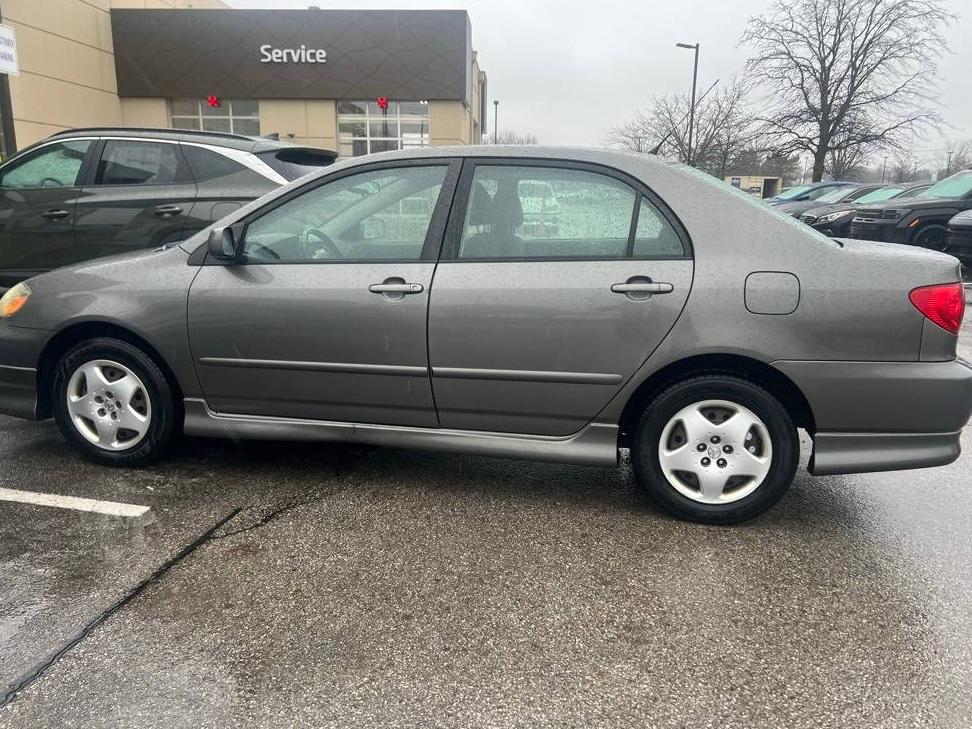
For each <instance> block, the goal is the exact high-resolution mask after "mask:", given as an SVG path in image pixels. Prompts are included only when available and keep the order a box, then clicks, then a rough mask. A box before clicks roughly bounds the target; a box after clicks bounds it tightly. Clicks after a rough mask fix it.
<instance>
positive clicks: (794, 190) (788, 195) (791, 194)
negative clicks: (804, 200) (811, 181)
mask: <svg viewBox="0 0 972 729" xmlns="http://www.w3.org/2000/svg"><path fill="white" fill-rule="evenodd" d="M809 189H810V186H809V185H798V186H797V187H791V188H790V189H789V190H787V191H786V192H781V193H780V194H779V195H777V196H776V197H775V198H774V199H775V200H792V199H793V198H795V197H800V195H802V194H803V193H805V192H806V191H807V190H809Z"/></svg>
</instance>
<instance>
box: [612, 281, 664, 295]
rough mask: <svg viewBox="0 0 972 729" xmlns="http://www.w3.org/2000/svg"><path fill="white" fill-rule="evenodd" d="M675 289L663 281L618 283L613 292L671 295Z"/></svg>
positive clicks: (613, 287)
mask: <svg viewBox="0 0 972 729" xmlns="http://www.w3.org/2000/svg"><path fill="white" fill-rule="evenodd" d="M674 290H675V287H674V286H672V284H670V283H664V282H661V281H658V282H652V283H616V284H614V285H613V286H612V287H611V291H613V292H614V293H616V294H670V293H672V291H674Z"/></svg>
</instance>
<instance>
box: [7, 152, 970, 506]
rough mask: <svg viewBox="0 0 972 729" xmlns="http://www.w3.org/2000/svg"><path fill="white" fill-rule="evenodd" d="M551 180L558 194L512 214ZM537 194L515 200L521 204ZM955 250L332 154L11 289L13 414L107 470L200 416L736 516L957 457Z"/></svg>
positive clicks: (627, 174) (686, 180)
mask: <svg viewBox="0 0 972 729" xmlns="http://www.w3.org/2000/svg"><path fill="white" fill-rule="evenodd" d="M537 189H543V190H549V191H550V192H549V194H548V195H545V198H544V199H546V198H549V199H551V200H555V201H556V206H555V207H554V206H545V205H543V204H541V205H536V204H534V202H535V201H532V202H531V203H530V206H525V202H524V201H525V200H526V199H527V198H530V195H531V194H532V193H531V192H530V191H533V190H537ZM525 207H529V216H526V215H525V211H524V208H525ZM959 281H960V279H959V265H958V262H957V261H956V260H955V259H954V258H952V257H950V256H947V255H943V254H940V253H934V252H931V251H927V250H922V249H917V248H911V247H904V246H895V245H889V244H882V243H871V242H865V241H835V240H831V239H829V238H826V237H824V236H822V235H820V234H819V233H816V232H815V231H813V230H812V229H810V228H808V227H806V226H804V225H802V224H800V223H798V222H797V221H795V220H793V219H792V218H789V217H788V216H785V215H782V214H780V213H777V212H774V211H773V210H771V209H770V208H768V207H767V206H765V205H762V204H760V203H759V202H758V201H755V200H752V199H751V198H750V197H749V196H747V195H745V194H742V193H740V192H738V191H737V190H735V189H734V188H732V187H730V186H729V185H725V184H724V183H721V182H718V181H716V180H714V179H713V178H710V177H708V176H706V175H703V174H701V173H698V172H695V171H693V170H690V169H686V168H684V167H682V166H680V165H677V164H671V163H667V162H664V161H661V160H659V159H656V158H653V157H646V156H639V155H629V154H623V153H614V152H604V151H578V150H564V149H555V148H548V149H528V148H516V149H513V148H502V147H491V148H490V147H487V148H475V147H471V148H456V149H443V148H438V149H434V150H424V151H418V150H417V151H411V152H402V153H390V154H386V155H375V156H372V157H368V158H364V159H358V160H353V161H349V162H345V163H342V164H339V165H336V166H334V167H331V168H327V169H326V170H324V171H322V172H321V173H318V174H316V175H313V176H310V177H306V178H303V179H301V180H299V181H297V182H295V183H292V184H291V185H289V186H286V187H284V188H281V189H280V190H278V191H275V192H273V193H271V194H269V195H268V196H266V197H264V198H261V199H260V200H258V201H256V202H254V203H252V204H250V205H248V206H247V207H245V208H243V209H242V210H240V211H239V212H238V213H235V214H233V215H232V216H230V217H229V218H227V219H224V221H222V222H221V223H220V224H218V227H214V228H210V229H208V230H206V231H203V232H202V233H200V234H198V235H196V236H195V237H194V238H191V239H189V240H188V241H186V242H184V243H182V244H180V245H178V246H173V247H165V248H160V249H158V250H155V251H146V252H140V253H135V254H131V255H127V256H124V257H116V258H110V259H103V260H100V261H93V262H89V263H84V264H80V265H76V266H72V267H70V268H65V269H61V270H59V271H55V272H53V273H49V274H45V275H42V276H38V277H37V278H34V279H31V280H29V281H27V282H25V283H23V284H21V285H18V286H15V287H14V288H13V289H11V290H10V291H9V292H8V293H7V294H6V295H5V296H4V297H3V301H2V303H0V317H2V318H0V412H4V413H8V414H12V415H17V416H21V417H25V418H48V417H51V416H53V417H54V418H55V419H56V421H57V423H58V425H59V426H60V428H61V430H62V432H63V434H64V436H65V438H66V439H67V440H68V441H69V442H71V443H72V444H74V445H75V446H76V447H77V448H78V449H80V451H81V452H83V453H84V454H85V455H87V456H88V457H90V458H92V459H94V460H96V461H98V462H101V463H105V464H110V465H121V466H137V465H142V464H145V463H149V462H151V461H154V460H155V459H158V458H159V457H160V456H162V455H163V454H164V452H165V450H166V447H167V446H168V444H169V443H170V441H171V440H172V438H173V436H174V435H176V433H177V431H179V430H182V431H184V432H185V433H186V434H188V435H191V436H218V437H227V438H241V439H245V438H256V439H297V440H313V441H354V442H360V443H367V444H377V445H387V446H399V447H415V448H432V449H443V450H457V451H466V452H470V453H479V454H486V455H493V456H505V457H512V458H532V459H540V460H550V461H562V462H566V463H576V464H588V465H599V466H605V465H614V464H617V462H618V458H619V453H620V452H621V450H622V449H625V448H627V449H630V451H631V460H632V462H633V464H634V468H635V472H636V474H637V480H638V482H639V484H640V485H641V487H642V488H644V489H645V491H647V492H648V493H649V494H650V495H651V496H652V497H653V498H654V499H655V500H656V501H657V503H658V504H660V505H661V506H662V507H663V508H665V509H667V510H668V511H670V512H671V513H673V514H675V515H677V516H680V517H683V518H688V519H694V520H698V521H704V522H711V523H730V522H737V521H741V520H744V519H748V518H751V517H753V516H755V515H757V514H759V513H760V512H762V511H764V510H765V509H767V508H769V507H770V506H771V505H772V504H773V503H775V502H776V501H777V500H778V499H779V498H780V497H781V496H782V495H783V493H784V491H785V490H786V488H787V487H788V486H789V484H790V482H791V481H792V479H793V476H794V473H795V470H796V468H797V465H798V460H799V440H798V438H797V429H798V428H802V429H805V430H806V431H807V432H808V433H809V434H810V435H811V436H812V438H813V454H812V456H811V458H810V462H809V468H810V471H811V472H812V473H814V474H834V473H847V472H856V471H879V470H890V469H903V468H919V467H925V466H936V465H941V464H945V463H949V462H951V461H953V460H955V459H956V458H957V457H958V455H959V433H960V431H961V429H962V427H963V426H964V425H965V423H966V422H967V420H968V419H969V415H970V412H972V368H970V366H969V365H968V364H966V363H965V362H964V361H962V360H959V359H957V358H956V341H957V333H958V330H959V327H960V325H961V320H962V316H963V313H964V306H965V300H964V295H963V290H962V286H961V284H960V283H959Z"/></svg>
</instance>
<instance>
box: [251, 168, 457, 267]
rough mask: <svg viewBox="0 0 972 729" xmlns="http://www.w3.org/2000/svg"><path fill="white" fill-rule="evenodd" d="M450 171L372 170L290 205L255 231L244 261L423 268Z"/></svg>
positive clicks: (326, 186)
mask: <svg viewBox="0 0 972 729" xmlns="http://www.w3.org/2000/svg"><path fill="white" fill-rule="evenodd" d="M447 171H448V167H447V166H446V165H428V166H425V165H423V166H417V167H396V168H392V169H384V170H374V171H370V172H362V173H359V174H355V175H349V176H347V177H343V178H341V179H339V180H335V181H334V182H329V183H326V184H323V185H321V186H319V187H315V188H313V189H311V190H308V191H307V192H305V193H303V194H301V195H300V196H298V197H296V198H293V199H291V200H288V201H287V202H285V203H284V204H282V205H281V206H280V207H277V208H274V209H273V210H271V211H270V212H268V213H267V214H266V215H263V216H262V217H260V218H257V219H256V220H254V221H253V222H252V223H250V224H249V225H248V226H247V228H246V232H245V235H244V242H243V252H244V256H245V258H246V260H247V261H250V262H260V263H306V262H319V263H327V262H341V261H348V260H350V261H382V260H385V261H388V260H395V261H418V260H420V259H421V257H422V249H423V247H424V246H425V238H426V235H427V234H428V231H429V225H430V224H431V222H432V214H433V211H434V210H435V205H436V202H437V201H438V199H439V193H440V191H441V190H442V184H443V182H444V181H445V176H446V172H447Z"/></svg>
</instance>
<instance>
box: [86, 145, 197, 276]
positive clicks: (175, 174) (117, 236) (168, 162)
mask: <svg viewBox="0 0 972 729" xmlns="http://www.w3.org/2000/svg"><path fill="white" fill-rule="evenodd" d="M195 200H196V183H195V181H194V180H193V178H192V175H191V173H190V172H189V167H188V165H187V164H186V161H185V158H184V156H183V154H182V150H181V148H180V145H179V143H178V142H169V141H164V140H157V139H107V140H105V142H104V143H103V146H102V149H101V152H100V155H99V159H98V162H97V165H96V166H95V168H94V169H93V170H92V173H91V174H90V175H88V176H87V179H86V182H85V185H84V188H83V190H82V191H81V197H80V199H79V201H78V206H77V223H76V225H75V238H76V241H77V246H78V254H79V256H80V258H81V260H87V259H90V258H100V257H101V256H110V255H113V254H115V253H125V252H128V251H133V250H139V249H141V248H153V247H156V246H158V245H161V244H163V243H170V242H173V241H178V240H182V239H183V237H184V232H183V229H184V228H185V225H186V219H187V217H188V214H189V211H190V210H191V209H192V206H193V203H194V202H195Z"/></svg>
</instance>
